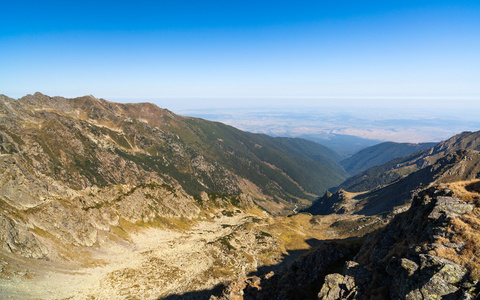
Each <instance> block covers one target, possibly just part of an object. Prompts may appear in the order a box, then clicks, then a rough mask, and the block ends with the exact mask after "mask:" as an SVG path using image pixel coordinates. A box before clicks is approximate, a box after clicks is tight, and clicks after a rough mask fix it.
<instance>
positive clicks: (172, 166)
mask: <svg viewBox="0 0 480 300" xmlns="http://www.w3.org/2000/svg"><path fill="white" fill-rule="evenodd" d="M324 151H325V149H324V147H323V146H321V145H318V144H315V143H313V142H310V141H306V140H301V139H282V138H273V137H270V136H266V135H261V134H252V133H248V132H242V131H240V130H237V129H235V128H233V127H231V126H226V125H224V124H221V123H216V122H208V121H205V120H201V119H195V118H188V117H182V116H178V115H175V114H173V113H171V112H170V111H168V110H165V109H161V108H159V107H157V106H155V105H153V104H149V103H138V104H119V103H113V102H109V101H106V100H103V99H96V98H94V97H93V96H85V97H80V98H75V99H66V98H62V97H48V96H45V95H42V94H40V93H36V94H34V95H27V96H25V97H23V98H21V99H18V100H14V99H11V98H8V97H6V96H1V99H0V153H1V156H0V170H1V172H0V183H1V184H0V206H1V207H2V211H3V213H2V215H0V219H1V220H0V221H2V222H4V223H5V224H8V226H7V225H5V227H4V231H2V232H0V237H1V238H0V244H1V245H2V247H3V248H5V249H7V250H8V251H10V252H13V253H18V254H20V255H23V256H26V257H45V256H46V255H47V254H48V253H51V252H52V249H50V250H48V248H49V247H47V246H46V245H47V244H49V243H50V242H47V241H48V240H51V238H52V237H53V238H55V239H57V241H58V239H59V240H61V241H62V242H65V243H66V244H72V245H83V246H92V245H94V244H96V243H97V242H98V241H99V239H101V236H103V235H105V234H107V235H109V234H111V226H113V227H114V228H117V229H122V228H123V229H125V226H127V225H126V224H127V223H128V224H137V223H138V222H141V223H146V224H149V223H155V222H157V223H158V222H160V223H165V222H167V221H166V219H165V218H170V219H172V220H173V219H175V220H178V219H182V218H183V219H184V220H190V219H195V218H198V217H199V216H200V215H201V214H202V213H203V212H205V211H208V210H209V209H211V208H215V207H228V206H232V205H233V206H234V207H238V208H242V209H249V208H253V207H255V206H256V205H259V206H261V207H262V208H263V209H266V210H268V211H269V212H271V213H284V212H289V211H291V209H293V207H294V205H295V204H298V205H300V206H302V205H307V204H308V203H310V201H312V200H313V199H314V198H315V195H317V194H320V193H322V192H324V191H325V190H326V189H328V188H329V187H332V186H334V185H336V184H339V183H340V182H342V181H343V179H344V178H345V177H346V175H347V174H346V172H345V171H344V170H343V168H342V167H341V166H340V165H339V164H337V163H336V162H335V161H333V160H331V159H329V158H328V157H327V156H323V155H322V153H323V152H324ZM122 222H127V223H123V225H122ZM168 222H170V221H168ZM168 222H167V223H168ZM185 222H186V221H185ZM117 229H115V230H117ZM123 229H122V230H123ZM2 234H3V235H2ZM12 235H13V236H17V237H18V238H17V240H18V239H19V240H23V241H24V242H22V243H16V242H15V238H11V236H12Z"/></svg>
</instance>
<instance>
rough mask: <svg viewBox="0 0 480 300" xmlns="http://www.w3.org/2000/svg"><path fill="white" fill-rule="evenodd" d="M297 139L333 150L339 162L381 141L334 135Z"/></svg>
mask: <svg viewBox="0 0 480 300" xmlns="http://www.w3.org/2000/svg"><path fill="white" fill-rule="evenodd" d="M299 137H300V138H304V139H307V140H311V141H314V142H316V143H319V144H322V145H324V146H326V147H328V148H330V149H332V150H334V151H335V152H337V153H338V154H339V155H340V159H339V160H338V161H341V160H342V159H345V158H347V157H349V156H351V155H353V154H355V153H357V152H358V151H360V150H362V149H364V148H367V147H370V146H373V145H376V144H379V143H381V141H378V140H370V139H364V138H361V137H358V136H354V135H348V134H336V133H319V134H305V135H301V136H299Z"/></svg>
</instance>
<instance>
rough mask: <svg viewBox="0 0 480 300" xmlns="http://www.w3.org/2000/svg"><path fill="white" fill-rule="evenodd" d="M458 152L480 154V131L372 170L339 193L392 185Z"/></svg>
mask: <svg viewBox="0 0 480 300" xmlns="http://www.w3.org/2000/svg"><path fill="white" fill-rule="evenodd" d="M457 150H476V151H479V150H480V131H477V132H463V133H460V134H458V135H455V136H453V137H451V138H450V139H448V140H446V141H443V142H441V143H439V144H437V145H436V146H435V147H433V148H430V149H425V150H421V151H418V152H415V153H413V154H410V155H408V156H405V157H400V158H396V159H393V160H391V161H389V162H388V163H386V164H383V165H381V166H376V167H373V168H370V169H368V170H366V171H364V172H362V173H359V174H357V175H355V176H352V177H350V178H348V179H347V180H346V181H345V182H344V183H342V184H341V185H340V186H339V187H338V189H343V190H346V191H349V192H363V191H368V190H372V189H376V188H379V187H382V186H384V185H387V184H389V183H392V182H394V181H396V180H399V179H400V178H402V177H404V176H406V175H408V174H411V173H413V172H415V171H417V170H419V169H422V168H425V167H427V166H429V165H432V164H434V163H435V162H436V161H437V160H438V159H440V158H442V157H444V156H445V155H448V154H451V153H453V152H455V151H457Z"/></svg>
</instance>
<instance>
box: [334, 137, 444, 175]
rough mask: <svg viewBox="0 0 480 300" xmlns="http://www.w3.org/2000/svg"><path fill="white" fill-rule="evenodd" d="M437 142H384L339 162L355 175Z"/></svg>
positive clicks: (430, 146) (432, 145) (429, 146)
mask: <svg viewBox="0 0 480 300" xmlns="http://www.w3.org/2000/svg"><path fill="white" fill-rule="evenodd" d="M436 144H437V143H419V144H413V143H395V142H385V143H381V144H378V145H374V146H370V147H368V148H365V149H363V150H360V151H358V152H357V153H355V154H354V155H352V156H350V157H348V158H346V159H344V160H342V161H341V162H340V164H341V165H342V166H343V168H344V169H345V170H346V171H347V172H348V173H349V174H351V175H356V174H358V173H360V172H363V171H365V170H367V169H370V168H371V167H374V166H378V165H383V164H385V163H387V162H389V161H391V160H392V159H394V158H397V157H402V156H407V155H410V154H412V153H414V152H417V151H420V150H424V149H429V148H432V147H434V146H435V145H436Z"/></svg>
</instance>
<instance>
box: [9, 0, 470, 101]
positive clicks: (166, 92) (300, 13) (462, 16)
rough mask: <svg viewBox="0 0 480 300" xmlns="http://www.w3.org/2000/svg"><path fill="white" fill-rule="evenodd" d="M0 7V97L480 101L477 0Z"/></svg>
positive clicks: (232, 1) (61, 3) (35, 3)
mask: <svg viewBox="0 0 480 300" xmlns="http://www.w3.org/2000/svg"><path fill="white" fill-rule="evenodd" d="M100 2H101V3H100ZM0 12H1V17H0V93H2V94H6V95H7V96H10V97H14V98H18V97H21V96H23V95H25V94H28V93H34V92H35V91H40V92H42V93H45V94H47V95H50V96H55V95H60V96H66V97H75V96H80V95H86V94H93V95H94V96H96V97H101V98H105V99H109V100H120V101H121V100H125V101H132V100H139V101H144V100H149V101H152V99H160V100H158V101H153V102H156V103H159V104H160V105H161V106H164V107H165V106H167V108H168V103H169V102H168V101H170V103H174V101H176V100H172V99H176V98H183V100H182V101H184V103H187V104H191V105H193V106H201V105H204V104H205V103H210V104H211V105H215V103H216V102H215V101H217V102H218V101H220V100H223V99H229V98H234V99H235V98H236V99H251V100H246V101H247V102H248V101H250V102H249V103H252V105H258V104H261V103H266V104H269V103H287V104H288V103H293V104H295V103H303V104H306V105H315V104H316V103H319V101H320V102H321V100H318V99H324V98H346V99H352V98H355V99H359V100H358V101H360V102H361V101H364V100H362V99H369V101H373V102H374V103H375V101H377V102H383V103H385V102H389V101H391V102H394V101H395V103H402V101H397V100H385V99H398V98H400V99H404V98H410V99H424V100H422V101H424V102H425V101H430V102H431V101H434V100H435V99H438V98H441V99H447V100H451V99H469V101H475V100H479V101H480V1H478V0H473V1H442V0H435V1H421V0H419V1H358V0H356V1H338V0H336V1H319V0H317V1H302V0H297V1H279V0H277V1H259V0H256V1H249V0H238V1H235V0H221V1H209V0H204V1H198V0H197V1H182V0H175V1H121V0H120V1H88V0H87V1H38V0H37V1H22V0H17V1H0ZM162 99H163V100H162ZM199 99H200V100H199ZM202 99H208V100H205V101H203V100H202ZM262 99H263V100H262ZM272 99H273V100H272ZM292 99H295V100H292ZM371 99H373V100H371ZM375 99H378V100H375ZM425 99H426V100H425ZM472 99H473V100H472ZM162 101H164V102H162ZM172 101H173V102H172ZM185 101H186V102H185ZM229 101H230V102H235V100H229ZM415 101H416V100H415ZM162 103H165V105H162ZM425 103H426V102H425Z"/></svg>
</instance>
